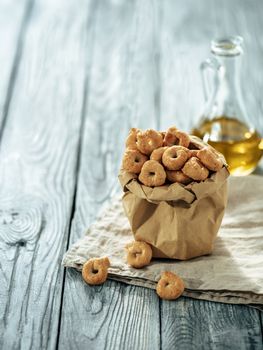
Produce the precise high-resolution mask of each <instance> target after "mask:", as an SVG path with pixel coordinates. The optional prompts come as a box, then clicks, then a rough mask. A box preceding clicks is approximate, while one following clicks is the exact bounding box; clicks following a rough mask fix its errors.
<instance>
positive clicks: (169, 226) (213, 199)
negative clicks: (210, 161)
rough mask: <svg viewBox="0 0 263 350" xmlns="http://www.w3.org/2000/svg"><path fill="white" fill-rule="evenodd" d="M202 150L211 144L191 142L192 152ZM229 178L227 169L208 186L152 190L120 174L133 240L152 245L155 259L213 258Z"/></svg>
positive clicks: (204, 183) (131, 176) (208, 181)
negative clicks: (209, 255) (193, 149)
mask: <svg viewBox="0 0 263 350" xmlns="http://www.w3.org/2000/svg"><path fill="white" fill-rule="evenodd" d="M201 145H202V146H203V145H207V144H205V143H204V142H203V141H201V140H200V139H198V138H196V137H192V148H200V146H201ZM207 146H208V145H207ZM220 156H221V157H222V159H223V160H224V158H223V156H222V155H221V154H220ZM224 163H225V160H224ZM225 164H226V163H225ZM228 176H229V172H228V170H227V168H226V166H224V167H223V168H222V169H221V170H220V171H218V172H216V173H214V174H212V175H211V177H210V178H208V179H206V180H205V181H201V182H192V183H190V184H189V185H187V186H184V185H182V184H179V183H173V184H170V185H164V186H158V187H153V188H152V187H148V186H144V185H142V184H141V183H140V182H139V181H138V180H137V176H136V175H135V174H132V173H129V172H126V171H125V170H121V171H120V173H119V181H120V183H121V185H122V188H123V191H124V195H123V198H122V201H123V207H124V211H125V213H126V215H127V217H128V220H129V222H130V225H131V230H132V232H133V234H134V238H135V240H137V241H145V242H147V243H149V244H151V246H152V249H153V257H156V258H171V259H179V260H187V259H191V258H194V257H198V256H202V255H206V254H211V253H212V251H213V246H214V240H215V238H216V236H217V232H218V230H219V227H220V225H221V222H222V219H223V215H224V211H225V207H226V203H227V181H226V180H227V178H228Z"/></svg>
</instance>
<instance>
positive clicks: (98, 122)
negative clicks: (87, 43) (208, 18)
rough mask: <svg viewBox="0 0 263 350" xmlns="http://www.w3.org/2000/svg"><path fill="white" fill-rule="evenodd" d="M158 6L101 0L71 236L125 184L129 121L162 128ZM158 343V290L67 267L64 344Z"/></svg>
mask: <svg viewBox="0 0 263 350" xmlns="http://www.w3.org/2000/svg"><path fill="white" fill-rule="evenodd" d="M156 12H157V9H156V5H155V4H153V3H152V2H151V1H143V2H141V1H137V2H130V3H128V2H127V1H118V2H114V3H113V2H111V1H103V2H100V5H99V6H98V8H97V9H96V12H95V13H94V15H93V20H94V24H93V25H94V28H93V29H90V30H93V31H94V47H93V51H92V56H93V57H92V62H91V65H90V71H89V73H88V85H89V89H88V91H89V94H88V98H87V106H86V111H87V116H86V120H85V129H84V135H83V142H82V147H81V167H80V172H79V179H78V190H77V201H76V212H75V214H74V220H73V224H72V230H71V238H70V242H71V243H72V242H74V241H76V240H77V239H78V238H79V237H81V236H82V235H83V233H84V231H85V229H86V228H87V227H88V226H89V225H90V224H91V222H92V221H93V220H94V219H95V217H96V215H97V213H98V211H99V209H100V208H101V206H102V205H103V203H105V202H106V201H108V200H109V198H110V197H111V196H112V195H113V194H114V193H115V192H116V191H118V190H119V189H120V185H119V184H118V182H117V174H118V170H119V166H120V159H121V154H122V152H123V146H124V139H125V137H126V135H127V132H128V128H129V127H130V126H134V125H138V126H141V127H145V128H146V127H149V126H150V127H157V120H158V96H156V94H157V92H158V91H159V88H158V86H157V83H158V69H159V67H158V60H157V58H156V59H153V57H155V55H156V50H158V49H157V48H156V38H155V36H156V35H155V33H156V30H157V28H156V26H157V23H156V21H157V14H156ZM105 53H107V56H106V57H105ZM94 298H96V300H97V302H99V304H100V308H99V309H98V310H97V312H96V313H95V312H93V311H92V308H90V307H89V304H90V303H91V302H92V300H93V299H94ZM73 310H74V311H73ZM80 319H81V320H83V321H82V322H79V320H80ZM159 346H160V333H159V300H158V298H157V296H156V294H155V292H154V291H151V290H145V289H141V288H135V287H132V286H126V285H122V284H119V283H116V282H113V281H112V282H109V283H107V284H106V285H105V286H104V287H100V288H96V287H95V288H92V287H89V286H85V285H83V282H82V278H81V275H80V274H79V273H75V272H72V271H70V270H69V271H67V273H66V280H65V290H64V298H63V308H62V320H61V329H60V339H59V348H60V349H72V348H78V349H84V348H88V349H105V348H106V349H124V348H125V349H135V348H138V349H159Z"/></svg>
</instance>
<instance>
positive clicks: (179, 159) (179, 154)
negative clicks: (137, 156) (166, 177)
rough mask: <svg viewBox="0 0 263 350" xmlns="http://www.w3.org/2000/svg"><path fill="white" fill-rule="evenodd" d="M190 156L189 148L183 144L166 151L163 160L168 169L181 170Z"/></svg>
mask: <svg viewBox="0 0 263 350" xmlns="http://www.w3.org/2000/svg"><path fill="white" fill-rule="evenodd" d="M188 158H189V150H188V149H187V148H185V147H182V146H172V147H169V148H168V149H167V150H165V151H164V153H163V157H162V161H163V165H165V166H166V168H167V169H168V170H179V169H181V168H182V167H183V166H184V164H185V162H186V161H187V160H188Z"/></svg>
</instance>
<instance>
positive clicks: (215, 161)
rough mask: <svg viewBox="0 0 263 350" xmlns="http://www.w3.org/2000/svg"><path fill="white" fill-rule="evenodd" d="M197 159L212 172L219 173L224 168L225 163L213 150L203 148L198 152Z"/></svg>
mask: <svg viewBox="0 0 263 350" xmlns="http://www.w3.org/2000/svg"><path fill="white" fill-rule="evenodd" d="M197 157H198V158H199V159H200V160H201V162H202V163H203V164H204V165H205V166H206V167H207V168H208V169H209V170H212V171H218V170H220V169H221V168H222V167H223V161H222V160H221V159H220V158H219V156H218V155H217V154H216V152H214V151H213V150H212V149H209V148H208V147H207V148H203V149H201V150H200V151H198V152H197Z"/></svg>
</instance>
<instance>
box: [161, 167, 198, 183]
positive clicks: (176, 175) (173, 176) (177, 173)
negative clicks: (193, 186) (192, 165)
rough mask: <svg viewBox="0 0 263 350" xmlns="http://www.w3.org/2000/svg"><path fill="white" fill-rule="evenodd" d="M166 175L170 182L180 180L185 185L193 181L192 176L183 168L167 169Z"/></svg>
mask: <svg viewBox="0 0 263 350" xmlns="http://www.w3.org/2000/svg"><path fill="white" fill-rule="evenodd" d="M166 177H167V179H168V180H169V181H170V182H179V183H181V184H184V185H187V184H189V183H190V182H191V181H192V180H191V179H190V177H188V176H187V175H185V174H184V173H183V172H182V171H181V170H166Z"/></svg>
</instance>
